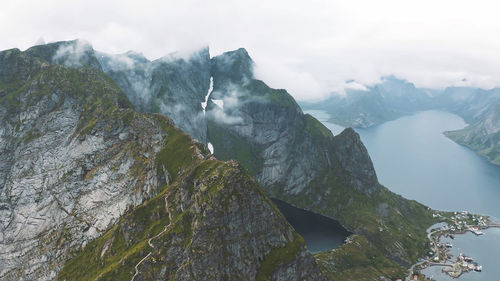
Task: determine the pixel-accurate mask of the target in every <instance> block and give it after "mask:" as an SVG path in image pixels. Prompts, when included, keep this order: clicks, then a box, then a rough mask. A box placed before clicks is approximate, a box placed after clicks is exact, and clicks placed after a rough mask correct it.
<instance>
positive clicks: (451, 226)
mask: <svg viewBox="0 0 500 281" xmlns="http://www.w3.org/2000/svg"><path fill="white" fill-rule="evenodd" d="M433 216H434V217H435V218H440V219H441V220H442V222H441V223H439V224H437V225H439V226H435V227H434V226H433V227H431V229H429V230H428V235H427V237H428V238H429V241H430V242H429V246H430V247H431V251H429V253H428V255H427V256H426V257H425V258H424V259H423V260H421V261H420V262H419V263H417V264H415V265H413V266H412V268H411V269H410V274H409V275H408V276H407V277H406V279H405V280H406V281H410V280H434V279H429V278H427V277H426V276H425V275H423V274H422V273H421V271H422V270H423V269H425V268H427V267H431V266H440V267H442V269H441V271H442V272H444V273H446V274H447V275H449V276H450V277H453V278H459V277H460V276H462V275H463V274H464V273H468V272H481V271H482V270H483V266H482V265H480V264H478V263H477V262H476V261H474V258H473V257H471V256H467V255H466V254H464V253H460V254H459V255H458V256H457V257H456V258H455V259H453V256H452V254H451V251H450V250H451V249H452V248H453V244H452V243H450V242H441V238H442V237H448V238H450V239H452V240H453V239H455V235H457V234H464V233H466V232H468V231H470V232H471V233H473V234H475V235H477V236H480V235H484V232H482V230H484V229H486V228H489V227H500V223H494V222H492V221H490V220H489V218H488V217H487V216H481V215H475V214H470V213H469V212H467V211H462V212H453V213H445V212H436V213H435V214H434V215H433ZM397 281H402V279H397Z"/></svg>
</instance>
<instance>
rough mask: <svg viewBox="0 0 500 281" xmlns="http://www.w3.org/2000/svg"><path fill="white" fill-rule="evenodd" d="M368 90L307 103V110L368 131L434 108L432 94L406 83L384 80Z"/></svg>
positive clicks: (384, 78) (304, 106)
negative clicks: (388, 122)
mask: <svg viewBox="0 0 500 281" xmlns="http://www.w3.org/2000/svg"><path fill="white" fill-rule="evenodd" d="M381 80H382V82H381V83H379V84H375V85H373V86H369V87H367V88H366V90H354V89H348V90H346V94H345V95H333V96H332V97H330V98H329V99H327V100H324V101H320V102H312V103H311V102H303V103H301V105H302V107H303V108H304V109H319V110H325V111H326V112H328V113H329V114H330V121H331V122H333V123H336V124H339V125H342V126H344V127H358V128H367V127H371V126H375V125H379V124H382V123H384V122H386V121H390V120H394V119H397V118H399V117H401V116H405V115H408V114H413V113H415V112H416V111H419V110H424V109H429V108H432V102H431V100H432V99H431V97H430V96H429V94H428V93H427V92H426V91H424V90H422V89H418V88H416V87H415V85H413V83H410V82H408V81H406V80H401V79H398V78H396V77H394V76H387V77H382V79H381Z"/></svg>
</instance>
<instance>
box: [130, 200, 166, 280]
mask: <svg viewBox="0 0 500 281" xmlns="http://www.w3.org/2000/svg"><path fill="white" fill-rule="evenodd" d="M165 209H166V210H167V213H168V220H169V221H168V225H167V226H165V228H164V229H163V230H162V231H161V232H160V233H158V234H156V235H155V236H153V237H152V238H149V240H148V245H149V247H151V252H149V253H148V254H147V255H146V256H145V257H144V258H142V259H141V260H140V261H139V262H138V263H137V264H136V265H135V267H134V268H135V274H134V276H132V279H130V281H134V279H135V277H136V276H137V275H138V274H139V266H140V265H141V264H142V263H143V262H144V261H145V260H147V259H148V258H149V257H150V256H151V255H152V254H153V250H154V245H153V243H152V241H153V240H154V239H156V238H158V237H160V236H161V235H162V234H163V233H165V232H166V231H167V230H168V229H169V228H170V225H171V224H172V213H171V212H170V211H169V209H168V201H167V197H165Z"/></svg>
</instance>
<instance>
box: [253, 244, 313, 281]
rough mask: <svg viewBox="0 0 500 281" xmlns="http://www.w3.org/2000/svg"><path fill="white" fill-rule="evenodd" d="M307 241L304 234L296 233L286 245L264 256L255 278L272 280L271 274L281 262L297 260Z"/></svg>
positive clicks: (260, 280) (262, 280)
mask: <svg viewBox="0 0 500 281" xmlns="http://www.w3.org/2000/svg"><path fill="white" fill-rule="evenodd" d="M304 246H305V241H304V238H302V236H300V235H298V234H296V235H295V237H294V240H293V241H290V242H289V243H288V244H286V245H285V246H284V247H275V248H272V249H271V251H270V252H269V253H268V254H267V255H266V256H265V257H264V260H263V261H262V263H261V264H260V268H259V271H258V272H257V276H256V277H255V280H257V281H265V280H270V278H271V275H272V274H273V272H274V271H275V270H276V268H277V267H278V266H279V265H280V264H287V263H290V262H292V261H294V260H295V258H296V257H297V255H298V254H299V253H300V251H301V250H302V249H303V248H304Z"/></svg>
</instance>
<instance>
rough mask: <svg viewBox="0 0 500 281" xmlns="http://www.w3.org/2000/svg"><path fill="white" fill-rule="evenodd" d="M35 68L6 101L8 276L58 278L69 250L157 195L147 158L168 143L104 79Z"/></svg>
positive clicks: (4, 274) (2, 141) (1, 158)
mask: <svg viewBox="0 0 500 281" xmlns="http://www.w3.org/2000/svg"><path fill="white" fill-rule="evenodd" d="M13 53H16V54H13ZM6 56H19V57H20V58H19V60H20V61H22V60H23V59H26V60H27V59H28V58H26V57H25V54H20V53H19V52H17V51H7V52H2V53H1V54H0V57H2V58H5V57H6ZM13 59H15V58H13ZM0 61H3V59H0ZM32 64H34V65H36V67H34V68H33V69H25V71H26V72H33V74H34V75H33V76H30V77H26V78H27V80H25V81H24V82H25V84H24V85H23V86H22V87H21V88H18V89H17V90H16V91H14V92H11V91H9V92H8V93H7V94H6V95H5V96H4V97H2V98H1V99H0V120H1V121H0V150H1V153H0V178H1V179H2V181H1V182H0V205H1V208H0V277H1V279H2V280H22V279H25V280H32V279H41V280H44V279H52V278H54V277H55V273H56V272H57V270H58V268H60V266H61V262H62V261H63V260H64V259H65V258H67V249H68V248H69V247H72V246H75V245H84V244H85V243H87V242H88V241H91V240H92V239H95V238H96V237H98V236H99V235H100V234H101V233H102V232H103V231H105V230H106V229H107V228H108V227H109V226H110V225H112V224H113V223H114V222H116V220H117V219H118V218H119V217H120V215H122V214H123V213H125V211H126V210H127V208H129V207H132V206H136V205H138V204H140V203H141V202H142V201H143V200H144V198H151V197H152V196H154V195H155V194H156V193H157V189H158V185H159V176H158V174H157V172H156V171H157V170H156V168H155V166H154V162H153V161H150V159H148V158H147V157H148V156H149V157H154V155H155V154H156V153H157V152H158V151H159V150H160V149H161V147H163V145H164V141H165V138H166V133H165V132H164V131H162V130H161V129H160V128H159V126H158V124H157V121H155V120H154V119H152V118H150V117H145V116H140V115H137V114H136V113H135V112H133V111H132V110H131V109H127V108H124V106H125V107H126V106H130V105H129V103H128V101H127V100H126V98H125V97H124V96H121V95H120V94H119V93H120V92H119V90H118V89H117V88H116V87H115V86H114V85H113V84H112V83H110V82H109V80H107V79H106V78H104V77H102V76H101V75H100V74H99V73H96V72H93V71H91V70H70V69H66V68H64V67H60V66H49V65H47V64H46V63H45V62H40V61H38V60H36V59H32ZM4 67H6V66H5V65H0V68H2V69H3V68H4ZM21 72H22V71H21ZM19 77H21V76H19ZM5 78H6V77H5V76H1V77H0V79H1V80H2V82H3V83H10V82H12V81H11V80H9V79H5ZM100 94H101V95H100ZM98 95H100V96H98ZM97 96H98V97H97ZM121 97H123V99H121Z"/></svg>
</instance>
